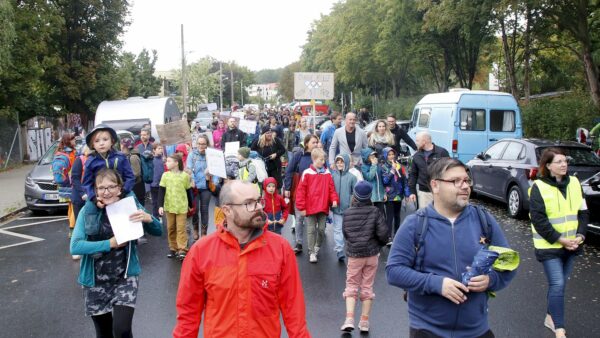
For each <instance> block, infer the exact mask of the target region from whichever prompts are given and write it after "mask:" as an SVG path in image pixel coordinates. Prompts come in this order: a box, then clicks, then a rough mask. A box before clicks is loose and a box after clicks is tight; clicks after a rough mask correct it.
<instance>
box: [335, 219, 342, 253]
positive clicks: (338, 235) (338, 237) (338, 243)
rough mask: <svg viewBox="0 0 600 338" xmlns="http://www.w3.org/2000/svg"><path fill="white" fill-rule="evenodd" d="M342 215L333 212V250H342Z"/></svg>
mask: <svg viewBox="0 0 600 338" xmlns="http://www.w3.org/2000/svg"><path fill="white" fill-rule="evenodd" d="M343 220H344V215H338V214H333V241H334V242H335V247H334V248H333V250H335V252H344V233H343V232H342V221H343Z"/></svg>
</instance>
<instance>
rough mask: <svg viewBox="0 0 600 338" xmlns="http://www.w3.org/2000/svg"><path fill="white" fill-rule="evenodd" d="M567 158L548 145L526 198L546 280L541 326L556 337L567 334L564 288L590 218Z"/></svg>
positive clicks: (536, 252)
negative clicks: (536, 176)
mask: <svg viewBox="0 0 600 338" xmlns="http://www.w3.org/2000/svg"><path fill="white" fill-rule="evenodd" d="M567 168H568V160H567V156H566V155H565V153H564V152H563V151H562V150H561V149H558V148H548V149H546V150H544V152H543V153H542V157H541V159H540V168H539V172H540V173H539V178H538V179H537V180H535V181H534V182H533V185H532V187H531V192H530V198H529V203H530V204H529V212H530V217H531V231H532V232H533V245H534V247H535V256H536V258H537V260H538V261H540V262H542V264H543V266H544V272H545V273H546V278H547V280H548V294H547V302H548V307H547V310H546V318H545V320H544V326H546V327H547V328H549V329H550V330H552V331H553V332H554V333H555V335H556V337H557V338H559V337H566V331H565V301H564V298H565V287H566V283H567V279H568V278H569V275H570V273H571V270H572V268H573V263H574V258H575V256H577V255H580V254H581V252H582V248H583V247H582V244H583V241H584V240H585V232H586V227H587V224H588V221H589V215H588V211H587V205H586V203H585V199H584V197H583V190H582V188H581V185H580V183H579V180H578V179H577V177H575V176H569V175H568V173H567Z"/></svg>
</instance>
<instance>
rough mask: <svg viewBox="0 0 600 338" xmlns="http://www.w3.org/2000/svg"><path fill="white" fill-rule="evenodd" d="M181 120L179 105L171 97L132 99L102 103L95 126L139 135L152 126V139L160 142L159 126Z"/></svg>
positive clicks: (97, 112)
mask: <svg viewBox="0 0 600 338" xmlns="http://www.w3.org/2000/svg"><path fill="white" fill-rule="evenodd" d="M177 120H181V112H180V111H179V108H178V107H177V104H176V103H175V101H174V100H173V99H172V98H169V97H149V98H147V99H145V98H142V97H130V98H128V99H126V100H118V101H102V102H101V103H100V105H99V106H98V109H97V110H96V118H95V120H94V125H98V124H100V123H102V124H106V125H108V126H110V127H112V128H114V129H115V130H129V131H131V132H132V133H134V134H136V135H139V133H140V130H141V129H142V127H143V126H144V125H145V124H150V128H151V131H152V137H154V139H155V140H156V141H157V142H160V138H159V136H158V133H157V132H156V125H157V124H165V123H169V122H173V121H177Z"/></svg>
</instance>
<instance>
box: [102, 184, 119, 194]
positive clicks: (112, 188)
mask: <svg viewBox="0 0 600 338" xmlns="http://www.w3.org/2000/svg"><path fill="white" fill-rule="evenodd" d="M119 188H120V187H119V186H118V185H110V186H108V187H97V188H96V190H98V193H105V192H107V191H108V192H109V193H111V194H112V193H114V192H117V190H119Z"/></svg>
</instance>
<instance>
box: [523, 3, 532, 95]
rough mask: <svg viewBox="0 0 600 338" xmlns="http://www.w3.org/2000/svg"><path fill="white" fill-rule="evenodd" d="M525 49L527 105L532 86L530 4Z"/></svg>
mask: <svg viewBox="0 0 600 338" xmlns="http://www.w3.org/2000/svg"><path fill="white" fill-rule="evenodd" d="M524 39H525V41H524V47H523V63H524V70H523V73H524V74H523V91H524V92H525V103H526V104H527V103H529V96H530V95H531V86H530V84H529V74H530V71H531V64H530V59H531V6H530V4H529V2H527V3H526V4H525V37H524Z"/></svg>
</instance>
